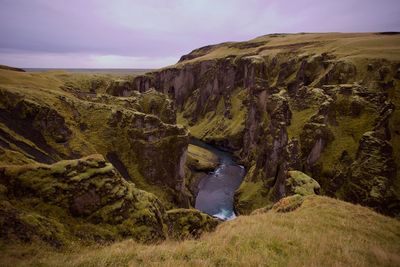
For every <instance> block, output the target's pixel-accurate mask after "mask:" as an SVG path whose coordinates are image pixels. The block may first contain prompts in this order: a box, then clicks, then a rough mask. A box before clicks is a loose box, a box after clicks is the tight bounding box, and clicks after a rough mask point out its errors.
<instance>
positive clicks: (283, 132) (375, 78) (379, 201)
mask: <svg viewBox="0 0 400 267" xmlns="http://www.w3.org/2000/svg"><path fill="white" fill-rule="evenodd" d="M399 79H400V35H398V34H395V33H361V34H342V33H329V34H272V35H266V36H261V37H258V38H256V39H253V40H250V41H248V42H236V43H235V42H230V43H222V44H218V45H211V46H206V47H202V48H199V49H196V50H194V51H192V52H191V53H190V54H188V55H185V56H183V57H182V58H181V60H180V61H179V62H178V63H177V64H176V65H174V66H170V67H166V68H163V69H160V70H157V71H154V72H151V73H148V74H146V75H142V76H139V77H136V78H134V79H133V80H132V81H131V82H130V86H128V87H127V88H126V89H125V90H124V91H123V93H120V94H121V95H129V94H130V92H132V91H134V90H137V91H140V92H145V91H147V90H149V89H150V88H155V89H156V90H158V91H160V92H163V93H165V94H168V95H169V96H170V97H171V98H173V99H174V100H175V102H176V105H177V108H178V122H179V123H182V124H183V125H186V126H187V127H188V128H189V130H190V133H191V135H192V136H194V137H196V138H199V139H202V140H204V141H206V142H210V143H214V144H216V145H218V146H220V147H223V148H225V149H228V150H231V151H234V152H235V153H236V155H237V156H238V158H240V160H241V161H242V162H243V164H245V166H246V167H247V170H248V174H247V176H246V178H245V181H244V183H243V184H242V186H241V187H240V189H239V190H238V192H237V195H236V208H237V210H238V211H239V212H240V213H249V212H251V211H252V210H254V209H256V208H258V207H261V206H263V205H266V204H268V203H270V202H274V201H277V200H278V199H280V198H281V197H283V196H285V195H286V194H287V192H285V186H284V184H285V179H286V177H287V174H286V173H287V171H288V170H300V171H303V172H306V173H307V174H309V175H311V176H312V177H313V178H314V179H316V180H317V181H318V183H319V184H320V185H321V193H322V194H326V195H330V196H336V197H339V198H341V199H345V200H348V201H352V202H355V203H361V204H363V205H368V206H371V207H373V208H375V209H376V210H378V211H381V212H384V213H387V214H391V215H396V216H399V214H400V205H399V203H400V201H399V199H400V187H399V186H400V172H399V171H398V166H399V165H400V111H399V106H400V80H399Z"/></svg>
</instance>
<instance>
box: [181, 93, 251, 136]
mask: <svg viewBox="0 0 400 267" xmlns="http://www.w3.org/2000/svg"><path fill="white" fill-rule="evenodd" d="M245 97H246V90H244V89H240V88H238V89H236V90H235V91H233V92H232V95H231V100H230V101H231V103H230V106H231V107H232V108H231V111H230V113H231V119H230V118H228V117H226V116H225V107H226V103H225V99H224V98H223V97H221V98H220V100H219V102H218V104H217V109H216V110H215V111H210V112H208V113H206V114H204V116H203V117H201V118H200V119H199V120H198V121H197V122H196V124H195V125H193V126H190V125H189V121H188V120H187V119H185V118H184V114H182V113H181V114H178V123H180V124H183V125H185V126H187V127H188V128H189V131H190V134H191V135H192V136H194V137H196V138H197V139H204V140H210V141H211V140H214V141H221V140H227V139H228V140H234V141H236V140H237V139H238V138H239V137H240V135H241V134H242V132H243V130H244V126H245V125H244V124H245V119H246V114H247V108H246V107H245V106H244V104H243V101H244V99H245ZM188 108H189V107H188V106H185V110H186V109H188ZM185 112H186V111H185Z"/></svg>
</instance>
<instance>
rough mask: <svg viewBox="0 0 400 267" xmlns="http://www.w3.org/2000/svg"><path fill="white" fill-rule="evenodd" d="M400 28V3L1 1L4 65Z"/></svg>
mask: <svg viewBox="0 0 400 267" xmlns="http://www.w3.org/2000/svg"><path fill="white" fill-rule="evenodd" d="M331 31H341V32H366V31H400V0H264V1H262V0H242V1H239V0H165V1H161V0H143V1H142V0H0V64H6V65H12V66H17V67H59V68H74V67H75V68H156V67H163V66H166V65H170V64H174V63H175V62H176V61H177V60H178V59H179V57H180V56H181V55H183V54H186V53H188V52H190V51H191V50H193V49H195V48H198V47H200V46H204V45H208V44H214V43H220V42H225V41H243V40H248V39H251V38H254V37H257V36H260V35H264V34H268V33H277V32H285V33H296V32H331Z"/></svg>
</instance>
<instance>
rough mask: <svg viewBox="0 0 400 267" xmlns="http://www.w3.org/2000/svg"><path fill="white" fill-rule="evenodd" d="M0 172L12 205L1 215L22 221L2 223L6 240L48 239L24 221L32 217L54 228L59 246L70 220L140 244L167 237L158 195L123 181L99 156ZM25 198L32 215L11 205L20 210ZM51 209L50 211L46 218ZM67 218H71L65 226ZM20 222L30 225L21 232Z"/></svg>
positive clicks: (27, 208) (6, 169) (6, 206)
mask: <svg viewBox="0 0 400 267" xmlns="http://www.w3.org/2000/svg"><path fill="white" fill-rule="evenodd" d="M0 173H1V175H0V183H1V184H2V185H3V186H5V187H6V188H7V199H8V201H9V202H8V201H4V202H2V203H3V207H4V209H3V211H4V212H5V214H6V215H7V216H13V218H14V221H16V222H18V223H17V225H14V226H13V225H9V224H8V223H9V222H6V221H4V222H3V225H2V226H3V227H2V228H3V231H6V232H7V235H6V237H7V236H9V235H10V234H12V232H14V234H16V235H17V236H22V237H23V236H24V235H27V236H28V237H29V236H30V235H31V234H32V235H33V234H36V235H39V237H40V238H42V239H43V238H45V239H46V238H49V237H47V236H41V233H40V231H36V232H35V229H31V228H32V227H33V226H32V225H31V224H30V222H29V221H25V220H24V218H25V217H26V216H31V217H34V218H35V220H37V224H38V225H37V227H39V229H40V227H44V226H45V225H47V224H49V225H50V227H51V228H50V229H52V228H54V229H55V230H54V231H57V233H58V235H59V236H57V235H56V236H55V237H54V238H55V239H57V242H63V241H64V240H63V239H62V233H61V232H62V231H71V228H70V227H72V226H71V225H68V222H71V223H73V221H71V219H69V218H68V217H76V218H82V219H83V220H84V222H85V223H91V224H94V225H98V224H106V225H108V226H109V228H113V229H115V231H116V232H117V235H114V238H118V236H119V237H121V236H131V237H133V238H135V239H137V240H141V241H151V240H157V239H164V238H166V232H165V231H164V222H163V216H164V212H165V210H164V207H163V205H162V204H161V203H160V202H159V200H158V199H157V198H156V197H155V196H154V195H152V194H150V193H147V192H144V191H141V190H139V189H137V188H136V187H135V186H134V185H133V184H132V183H129V182H127V181H125V180H124V179H123V178H122V177H121V176H120V175H119V173H118V172H116V170H115V169H114V167H113V166H112V165H111V164H110V163H108V162H106V161H105V160H104V158H103V157H102V156H101V155H93V156H89V157H86V158H82V159H79V160H69V161H60V162H57V163H55V164H53V165H40V164H36V165H35V164H33V165H22V166H6V167H0ZM25 200H28V201H29V202H28V203H27V204H26V207H25V209H26V210H29V212H28V213H26V214H25V213H24V212H21V211H18V212H14V211H15V210H14V209H13V208H12V205H15V206H16V207H20V208H21V203H24V201H25ZM7 203H9V204H7ZM10 203H11V204H10ZM40 203H42V204H40ZM44 207H45V208H44ZM58 209H61V211H62V212H61V213H59V212H58V211H57V210H58ZM13 210H14V211H13ZM16 210H21V209H16ZM22 210H23V209H22ZM47 211H49V212H50V213H49V214H46V212H47ZM13 214H14V215H13ZM42 216H45V217H47V216H48V219H46V218H45V217H44V219H41V218H42ZM63 216H66V218H67V221H66V222H64V221H63ZM18 224H21V225H26V227H25V226H24V227H23V228H22V229H19V228H18ZM31 226H32V227H31ZM4 227H5V228H6V229H4ZM33 228H34V227H33ZM60 229H61V230H60ZM50 231H52V230H50ZM30 232H32V233H30ZM59 232H60V233H59ZM71 234H72V233H71V232H68V233H64V235H67V236H68V235H71ZM28 237H27V238H28ZM64 238H65V239H67V237H64ZM22 239H23V238H22ZM45 241H46V240H45Z"/></svg>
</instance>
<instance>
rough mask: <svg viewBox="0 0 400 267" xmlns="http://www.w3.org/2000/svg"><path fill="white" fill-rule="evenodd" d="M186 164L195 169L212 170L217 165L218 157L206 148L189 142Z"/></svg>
mask: <svg viewBox="0 0 400 267" xmlns="http://www.w3.org/2000/svg"><path fill="white" fill-rule="evenodd" d="M187 165H188V166H189V167H190V168H192V169H194V170H196V171H208V170H214V169H215V168H216V167H217V166H218V157H217V155H215V154H214V153H212V152H210V151H209V150H207V149H204V148H201V147H199V146H196V145H191V144H190V145H189V146H188V152H187Z"/></svg>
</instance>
